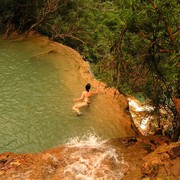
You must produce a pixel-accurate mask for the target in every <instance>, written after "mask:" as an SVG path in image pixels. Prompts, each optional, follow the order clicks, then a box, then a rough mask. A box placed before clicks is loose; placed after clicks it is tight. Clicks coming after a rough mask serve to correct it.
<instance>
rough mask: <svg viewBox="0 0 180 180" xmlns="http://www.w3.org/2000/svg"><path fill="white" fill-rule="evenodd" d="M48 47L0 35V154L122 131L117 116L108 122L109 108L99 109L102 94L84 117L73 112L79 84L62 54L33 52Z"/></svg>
mask: <svg viewBox="0 0 180 180" xmlns="http://www.w3.org/2000/svg"><path fill="white" fill-rule="evenodd" d="M49 49H50V46H49V45H48V44H47V43H45V42H42V43H40V42H38V41H36V40H26V41H12V40H11V41H10V40H3V39H2V38H1V39H0V152H6V151H11V152H16V153H22V152H39V151H42V150H45V149H48V148H51V147H54V146H57V145H60V144H63V143H65V142H66V141H68V139H69V138H73V137H83V136H86V135H88V134H96V135H97V136H100V137H102V138H115V137H119V136H122V135H123V133H122V132H121V131H120V130H119V124H118V123H119V122H118V121H117V120H113V121H114V122H109V119H113V118H114V117H109V116H111V114H113V109H110V108H109V107H108V106H104V107H103V108H102V107H99V106H101V105H99V104H98V102H100V101H101V100H102V97H101V95H99V96H98V97H95V99H94V102H93V103H94V105H93V106H91V107H89V108H87V109H86V110H85V111H84V113H83V116H80V117H78V116H76V115H75V114H74V112H72V110H71V108H72V105H73V102H72V99H73V98H74V97H78V96H80V94H81V91H82V90H83V89H82V88H83V87H84V84H83V85H82V84H81V80H79V77H78V75H77V74H76V75H75V74H73V71H72V70H71V69H70V68H71V67H70V66H69V64H68V63H66V61H67V59H70V58H68V56H67V55H65V54H64V55H59V54H57V53H49V54H47V53H45V54H44V55H39V56H36V55H37V54H38V53H42V52H46V51H47V50H49ZM68 62H69V61H68ZM69 76H70V78H67V77H69ZM66 78H67V80H66ZM68 83H69V84H68ZM70 89H71V90H70ZM96 101H97V104H96V103H95V102H96ZM103 103H104V102H103ZM104 108H105V109H104ZM103 109H104V110H103Z"/></svg>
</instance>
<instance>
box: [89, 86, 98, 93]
mask: <svg viewBox="0 0 180 180" xmlns="http://www.w3.org/2000/svg"><path fill="white" fill-rule="evenodd" d="M91 92H92V91H91ZM98 93H99V86H98V87H97V89H96V91H94V92H92V94H98Z"/></svg>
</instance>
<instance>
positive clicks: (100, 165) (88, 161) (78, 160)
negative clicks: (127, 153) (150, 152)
mask: <svg viewBox="0 0 180 180" xmlns="http://www.w3.org/2000/svg"><path fill="white" fill-rule="evenodd" d="M107 142H108V140H101V139H100V138H99V137H97V136H95V135H89V136H87V137H84V138H82V139H79V138H74V139H71V140H70V141H69V142H68V143H67V144H66V147H67V148H66V149H65V154H66V155H67V154H68V155H69V158H67V160H66V166H65V167H64V179H68V180H69V179H77V180H96V179H108V180H111V179H112V180H116V179H117V180H120V179H122V177H123V176H124V173H125V172H126V171H127V170H128V168H129V166H128V163H127V162H125V160H124V157H123V154H121V153H120V152H119V149H116V148H115V147H112V146H111V145H109V144H108V143H107Z"/></svg>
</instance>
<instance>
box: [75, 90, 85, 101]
mask: <svg viewBox="0 0 180 180" xmlns="http://www.w3.org/2000/svg"><path fill="white" fill-rule="evenodd" d="M82 99H84V92H82V94H81V97H80V98H75V99H73V101H74V102H77V101H80V100H82Z"/></svg>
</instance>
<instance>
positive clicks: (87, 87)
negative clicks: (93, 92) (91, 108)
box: [85, 83, 91, 92]
mask: <svg viewBox="0 0 180 180" xmlns="http://www.w3.org/2000/svg"><path fill="white" fill-rule="evenodd" d="M85 88H86V91H88V92H89V90H90V88H91V85H90V84H89V83H88V84H86V87H85Z"/></svg>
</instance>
